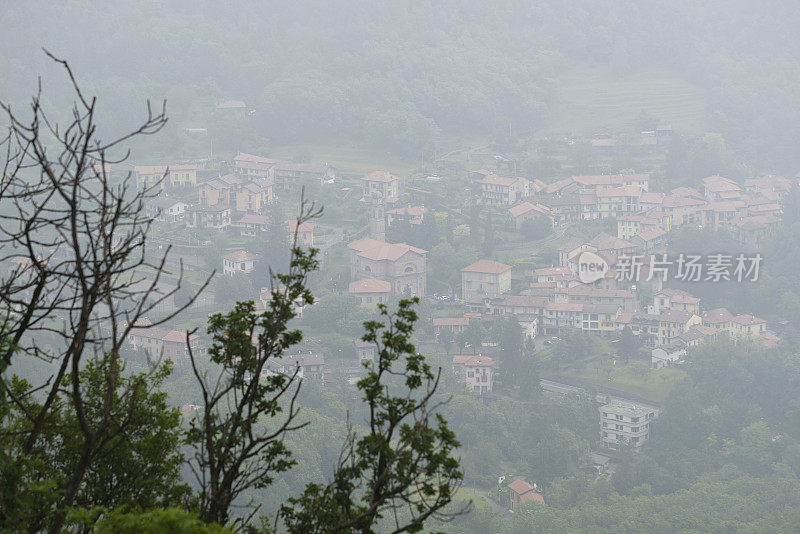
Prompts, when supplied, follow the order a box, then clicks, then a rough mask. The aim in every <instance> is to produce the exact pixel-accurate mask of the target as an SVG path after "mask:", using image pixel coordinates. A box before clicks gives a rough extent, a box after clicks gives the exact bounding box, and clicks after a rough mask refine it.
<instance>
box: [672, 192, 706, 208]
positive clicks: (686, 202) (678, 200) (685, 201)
mask: <svg viewBox="0 0 800 534" xmlns="http://www.w3.org/2000/svg"><path fill="white" fill-rule="evenodd" d="M705 204H706V202H705V201H704V200H700V199H698V198H689V197H676V196H674V195H669V196H666V197H664V201H663V202H662V203H661V205H662V206H663V207H665V208H680V207H686V206H703V205H705Z"/></svg>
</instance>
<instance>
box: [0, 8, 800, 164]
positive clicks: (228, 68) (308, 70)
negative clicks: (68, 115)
mask: <svg viewBox="0 0 800 534" xmlns="http://www.w3.org/2000/svg"><path fill="white" fill-rule="evenodd" d="M115 4H116V3H114V2H109V3H103V4H101V5H95V4H93V3H90V2H85V1H69V2H63V3H59V4H51V3H47V2H26V3H25V4H17V5H14V6H9V7H7V8H6V9H5V13H4V16H3V21H2V23H0V24H1V25H2V26H1V27H2V28H3V31H2V33H1V35H2V36H1V37H0V43H1V44H2V48H3V51H4V53H3V56H2V58H1V59H0V67H2V70H3V73H4V76H3V79H2V81H0V91H2V93H3V94H4V95H6V98H10V99H11V100H12V101H21V100H22V99H23V98H24V97H25V96H26V95H28V94H30V90H31V89H32V88H33V82H32V80H33V77H32V76H31V75H30V74H31V72H32V71H35V72H44V73H45V80H46V81H47V79H48V78H49V77H50V75H51V74H52V73H53V71H52V69H51V68H50V66H48V65H47V61H46V60H45V57H44V55H43V54H42V53H41V52H40V49H39V47H40V46H41V45H44V46H45V47H47V48H48V49H50V50H51V51H52V52H54V53H56V54H57V55H59V56H62V57H65V58H68V59H69V60H70V61H71V62H72V64H73V66H74V67H75V68H76V71H77V72H79V73H80V74H81V77H82V79H84V80H86V82H87V84H88V86H89V87H90V88H91V89H92V90H94V91H96V92H97V94H98V95H101V96H102V97H103V99H105V100H106V101H108V103H109V105H110V106H111V107H112V108H113V109H114V114H115V117H114V119H116V120H121V119H129V118H131V117H133V116H135V115H134V113H138V112H139V111H140V109H141V101H142V99H143V98H144V97H150V98H152V99H154V100H160V99H161V98H167V99H168V101H169V103H170V113H171V117H172V119H173V123H172V125H171V127H174V128H184V127H193V126H198V125H199V126H204V125H205V124H206V123H207V121H208V119H209V116H210V114H211V111H213V105H214V103H215V102H219V101H225V100H242V101H244V102H246V104H247V105H248V107H250V108H251V109H253V110H255V112H254V115H253V120H252V121H250V124H249V125H248V128H249V129H247V130H246V131H241V129H239V130H240V131H239V132H238V134H239V135H240V136H241V137H242V139H241V140H238V141H237V143H236V144H237V145H238V146H237V147H233V146H231V147H227V148H231V149H233V148H247V145H248V144H251V145H252V144H256V143H255V142H254V141H255V140H256V139H258V144H260V145H262V146H263V145H264V144H265V143H267V142H270V141H276V140H278V139H280V141H281V142H283V143H285V142H318V143H330V142H333V141H335V142H337V143H341V142H342V141H353V142H356V143H359V144H366V145H368V146H370V147H372V148H376V149H380V150H383V151H391V152H398V153H405V154H409V153H411V154H413V153H419V151H420V150H431V149H433V148H436V147H440V148H447V147H449V146H452V145H454V144H456V145H457V144H458V143H459V142H464V141H474V142H487V141H488V142H505V143H508V142H512V143H514V142H517V141H519V140H520V139H522V138H526V137H528V136H530V135H558V134H562V135H563V134H582V135H592V134H596V133H598V132H606V131H609V130H610V131H612V132H619V131H621V130H625V129H626V128H627V129H633V128H635V127H636V119H637V118H638V117H639V116H640V115H647V116H648V117H650V118H652V119H654V120H656V121H661V122H667V123H675V125H676V127H680V128H681V130H682V131H683V133H686V134H699V133H704V132H709V131H714V132H721V133H722V134H723V135H724V138H725V140H726V141H727V142H728V143H731V144H732V145H733V146H735V147H736V148H737V150H739V151H740V152H741V153H742V154H743V156H742V157H743V158H745V159H746V160H747V161H749V162H750V163H751V164H755V165H756V166H757V167H768V168H769V167H775V166H778V167H783V168H787V169H791V168H792V166H796V165H797V164H798V163H800V161H798V159H799V158H798V156H797V155H796V154H795V153H794V151H792V150H790V140H792V139H797V138H798V124H800V120H798V119H800V117H797V114H798V112H797V111H796V109H794V108H793V107H792V106H791V104H793V103H794V102H795V101H796V99H797V98H798V97H799V96H800V89H799V88H800V84H798V83H797V82H798V80H800V56H799V55H798V44H797V42H796V40H795V39H793V38H792V37H793V32H794V31H795V28H796V27H797V26H798V22H800V21H798V17H800V14H799V13H798V11H797V10H796V9H794V4H793V3H792V2H788V1H782V2H779V1H773V2H758V3H753V2H744V1H735V2H729V1H719V0H717V1H709V2H702V3H701V2H688V1H680V2H656V1H625V2H614V1H595V0H574V1H569V2H564V1H562V0H538V1H536V2H530V1H519V0H512V1H502V2H491V3H481V2H471V3H469V2H414V3H405V2H403V3H401V2H386V1H379V2H366V1H350V2H325V1H313V0H312V1H298V2H289V3H283V2H255V1H251V2H247V1H243V2H236V3H235V4H229V3H224V4H221V3H217V2H136V3H133V4H129V3H124V5H115ZM776 21H778V23H777V24H776ZM48 73H50V74H48ZM642 79H647V80H653V79H655V80H657V82H656V83H651V84H650V85H646V84H645V85H644V86H643V85H642V84H641V83H639V82H638V81H641V80H642ZM637 80H638V81H637ZM576 87H577V89H576ZM226 142H228V143H231V141H230V136H228V137H227V138H226ZM173 148H174V149H177V147H173ZM220 148H226V147H224V146H221V147H220Z"/></svg>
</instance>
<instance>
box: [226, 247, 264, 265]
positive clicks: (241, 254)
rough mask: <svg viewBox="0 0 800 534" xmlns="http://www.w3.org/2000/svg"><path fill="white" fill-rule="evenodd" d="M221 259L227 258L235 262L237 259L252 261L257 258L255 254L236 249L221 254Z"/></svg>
mask: <svg viewBox="0 0 800 534" xmlns="http://www.w3.org/2000/svg"><path fill="white" fill-rule="evenodd" d="M222 259H223V260H228V261H234V262H237V261H254V260H257V259H258V256H256V255H255V254H251V253H250V252H247V251H246V250H237V251H236V252H231V253H229V254H225V255H224V256H222Z"/></svg>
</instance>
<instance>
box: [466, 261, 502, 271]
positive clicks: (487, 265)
mask: <svg viewBox="0 0 800 534" xmlns="http://www.w3.org/2000/svg"><path fill="white" fill-rule="evenodd" d="M511 269H512V267H511V265H506V264H505V263H500V262H498V261H494V260H478V261H476V262H475V263H473V264H471V265H467V266H466V267H464V268H463V269H461V272H466V273H486V274H502V273H504V272H506V271H510V270H511Z"/></svg>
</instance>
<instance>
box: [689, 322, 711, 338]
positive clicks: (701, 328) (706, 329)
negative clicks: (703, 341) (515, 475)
mask: <svg viewBox="0 0 800 534" xmlns="http://www.w3.org/2000/svg"><path fill="white" fill-rule="evenodd" d="M690 330H694V331H695V332H697V333H699V334H702V335H704V336H713V335H714V334H716V333H717V331H716V330H715V329H713V328H711V327H710V326H705V325H702V324H696V325H694V326H692V328H691V329H690Z"/></svg>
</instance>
